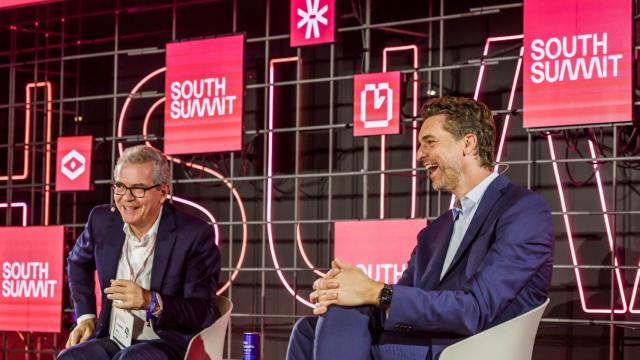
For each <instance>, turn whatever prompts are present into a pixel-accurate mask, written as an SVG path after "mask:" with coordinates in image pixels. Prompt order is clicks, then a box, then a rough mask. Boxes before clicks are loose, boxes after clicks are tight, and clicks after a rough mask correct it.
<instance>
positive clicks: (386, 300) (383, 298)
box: [378, 284, 393, 309]
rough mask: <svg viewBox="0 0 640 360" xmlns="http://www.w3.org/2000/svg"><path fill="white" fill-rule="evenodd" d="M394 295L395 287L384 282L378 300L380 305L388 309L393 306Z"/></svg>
mask: <svg viewBox="0 0 640 360" xmlns="http://www.w3.org/2000/svg"><path fill="white" fill-rule="evenodd" d="M392 297H393V288H392V287H391V285H389V284H384V286H383V287H382V289H380V293H379V294H378V302H379V303H380V305H379V306H380V307H381V308H383V309H388V308H389V306H391V298H392Z"/></svg>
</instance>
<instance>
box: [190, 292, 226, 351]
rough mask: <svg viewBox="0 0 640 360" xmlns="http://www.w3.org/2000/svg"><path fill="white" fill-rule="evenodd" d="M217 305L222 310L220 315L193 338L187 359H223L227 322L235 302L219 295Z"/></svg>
mask: <svg viewBox="0 0 640 360" xmlns="http://www.w3.org/2000/svg"><path fill="white" fill-rule="evenodd" d="M216 305H217V306H218V310H220V317H219V318H218V320H216V322H214V323H213V324H211V326H209V327H208V328H206V329H204V330H202V331H201V332H200V333H199V334H198V335H196V336H194V337H193V339H191V341H190V342H189V347H188V348H187V353H186V355H185V357H184V358H185V360H221V359H222V351H223V349H224V338H225V336H226V334H227V324H229V317H230V315H231V310H232V309H233V303H232V302H231V300H229V299H227V298H226V297H224V296H217V297H216Z"/></svg>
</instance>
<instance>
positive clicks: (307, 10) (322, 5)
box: [289, 0, 336, 47]
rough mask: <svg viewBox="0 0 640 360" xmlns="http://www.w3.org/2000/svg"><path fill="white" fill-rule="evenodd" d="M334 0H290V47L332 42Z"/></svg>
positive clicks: (333, 33) (334, 33) (333, 35)
mask: <svg viewBox="0 0 640 360" xmlns="http://www.w3.org/2000/svg"><path fill="white" fill-rule="evenodd" d="M335 11H336V6H335V0H291V7H290V12H289V19H290V25H289V30H290V35H291V36H290V38H289V40H290V41H289V45H290V46H291V47H297V46H305V45H316V44H324V43H332V42H334V41H335V38H336V25H335Z"/></svg>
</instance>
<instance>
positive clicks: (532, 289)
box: [287, 97, 553, 360]
mask: <svg viewBox="0 0 640 360" xmlns="http://www.w3.org/2000/svg"><path fill="white" fill-rule="evenodd" d="M422 117H423V118H424V119H426V120H425V121H424V123H423V124H422V127H421V129H420V134H419V141H420V149H419V150H418V154H417V155H418V159H419V160H420V161H421V162H422V164H423V165H424V167H425V168H426V169H427V170H428V172H429V178H430V179H431V183H432V184H433V188H434V189H435V190H444V191H447V192H450V193H452V194H453V195H455V197H456V199H457V201H456V203H455V206H454V208H453V209H452V210H450V211H447V212H445V213H444V214H442V215H441V216H440V217H438V218H437V219H436V220H435V221H433V222H432V223H430V224H429V226H427V227H426V228H425V229H423V230H422V231H420V233H419V234H418V243H417V245H416V247H415V249H414V250H413V253H412V254H411V258H410V260H409V264H408V267H407V269H406V271H405V272H404V273H403V275H402V278H401V279H400V280H399V281H398V283H397V284H396V285H388V284H383V283H380V282H377V281H374V280H372V279H370V278H369V277H367V276H366V275H365V274H364V273H363V272H362V271H361V270H359V269H358V268H356V267H354V266H351V265H349V264H345V263H343V262H342V261H340V260H338V259H336V260H335V261H333V262H332V269H331V270H330V271H329V272H328V273H327V274H326V276H325V277H324V278H322V279H318V280H316V282H315V283H314V287H313V288H314V290H315V291H314V292H313V293H311V301H312V302H314V303H315V304H316V308H315V309H314V311H313V312H314V314H315V315H322V316H320V317H319V318H314V317H306V318H303V319H300V320H299V321H298V323H297V324H296V326H295V327H294V330H293V333H292V335H291V340H290V342H289V349H288V351H287V359H290V360H300V359H323V360H325V359H326V360H329V359H331V360H333V359H349V360H361V359H371V358H374V359H420V360H424V359H437V358H438V357H439V354H440V353H441V352H442V350H443V349H444V348H445V347H446V346H448V345H451V344H453V343H455V342H457V341H459V340H461V339H463V338H464V337H467V336H470V335H473V334H476V333H478V332H480V331H482V330H485V329H487V328H490V327H492V326H494V325H497V324H499V323H501V322H504V321H506V320H509V319H512V318H514V317H516V316H518V315H520V314H523V313H525V312H527V311H529V310H531V309H533V308H535V307H536V306H538V305H540V304H541V303H543V302H544V301H545V299H546V298H547V293H548V290H549V286H550V282H551V271H552V253H553V234H552V224H551V213H550V211H549V208H548V206H547V204H546V203H545V201H544V200H543V199H542V197H540V196H539V195H537V194H535V193H533V192H531V191H528V190H526V189H523V188H520V187H518V186H516V185H513V184H511V183H509V181H508V180H507V179H506V178H505V177H503V176H501V175H498V174H497V173H494V172H492V169H493V163H492V160H493V158H494V144H495V125H494V122H493V118H492V116H491V112H490V111H489V109H488V108H487V107H486V106H485V105H484V104H482V103H480V102H477V101H474V100H471V99H465V98H453V97H444V98H440V99H434V100H431V101H429V102H427V103H426V104H425V106H424V107H423V109H422Z"/></svg>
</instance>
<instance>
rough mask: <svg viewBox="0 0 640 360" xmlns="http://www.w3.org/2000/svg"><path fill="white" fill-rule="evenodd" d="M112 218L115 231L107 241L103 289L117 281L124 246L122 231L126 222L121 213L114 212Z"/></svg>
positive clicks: (103, 266)
mask: <svg viewBox="0 0 640 360" xmlns="http://www.w3.org/2000/svg"><path fill="white" fill-rule="evenodd" d="M110 216H111V226H110V229H112V230H113V233H112V234H109V235H108V237H109V238H108V239H106V241H105V246H104V249H105V254H104V257H103V258H102V259H101V260H102V263H103V265H102V269H103V270H104V271H102V277H101V279H100V285H101V286H102V287H108V286H110V282H109V280H110V279H116V275H117V272H118V262H119V261H120V256H121V255H122V245H124V238H125V234H124V231H122V227H123V226H124V222H123V221H122V217H121V216H120V213H119V212H117V211H116V212H113V213H111V214H110Z"/></svg>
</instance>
